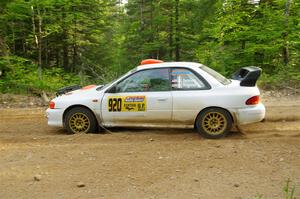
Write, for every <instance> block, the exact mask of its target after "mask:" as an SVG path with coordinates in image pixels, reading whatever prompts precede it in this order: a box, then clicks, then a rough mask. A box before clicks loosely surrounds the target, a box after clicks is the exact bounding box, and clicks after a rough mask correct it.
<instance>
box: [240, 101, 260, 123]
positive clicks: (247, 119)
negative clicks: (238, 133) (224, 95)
mask: <svg viewBox="0 0 300 199" xmlns="http://www.w3.org/2000/svg"><path fill="white" fill-rule="evenodd" d="M265 114H266V109H265V106H264V105H263V104H262V103H260V104H258V105H255V106H251V107H248V108H243V109H238V110H237V112H236V119H237V123H238V124H240V125H242V124H250V123H254V122H260V121H262V120H263V119H264V118H265Z"/></svg>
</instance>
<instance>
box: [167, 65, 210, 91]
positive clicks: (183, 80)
mask: <svg viewBox="0 0 300 199" xmlns="http://www.w3.org/2000/svg"><path fill="white" fill-rule="evenodd" d="M171 81H172V89H173V90H197V89H205V88H206V87H207V86H206V85H205V83H204V82H203V81H202V80H201V79H199V77H197V76H196V75H195V74H194V73H193V72H192V71H190V70H188V69H184V68H175V69H172V70H171Z"/></svg>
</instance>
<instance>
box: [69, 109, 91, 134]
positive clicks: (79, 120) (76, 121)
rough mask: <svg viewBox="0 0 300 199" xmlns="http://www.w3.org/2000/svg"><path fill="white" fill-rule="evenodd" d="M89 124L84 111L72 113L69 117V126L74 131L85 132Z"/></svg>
mask: <svg viewBox="0 0 300 199" xmlns="http://www.w3.org/2000/svg"><path fill="white" fill-rule="evenodd" d="M90 125H91V123H90V120H89V118H88V117H87V116H86V115H85V114H84V113H74V114H73V115H72V116H71V117H70V119H69V126H70V128H71V129H72V131H73V132H74V133H86V132H87V131H88V130H89V128H90Z"/></svg>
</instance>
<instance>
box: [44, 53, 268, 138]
mask: <svg viewBox="0 0 300 199" xmlns="http://www.w3.org/2000/svg"><path fill="white" fill-rule="evenodd" d="M260 74H261V69H259V68H257V67H244V68H241V69H240V70H239V71H237V72H236V73H235V74H234V76H233V79H227V78H225V77H223V76H222V75H220V74H219V73H217V72H216V71H214V70H212V69H211V68H209V67H207V66H204V65H202V64H199V63H191V62H162V61H160V60H153V59H148V60H144V61H142V63H141V65H140V66H138V67H136V68H135V69H133V70H131V71H129V72H128V73H127V74H125V75H123V76H122V77H120V78H119V79H117V80H115V81H113V82H112V83H109V84H107V85H105V86H96V85H91V86H87V87H84V88H80V87H78V86H73V87H66V88H64V89H61V90H60V91H59V92H58V96H57V97H56V98H54V99H53V100H52V101H51V102H50V104H49V108H48V109H47V118H48V125H50V126H59V127H65V128H66V129H67V131H68V132H69V133H88V132H96V131H98V130H99V129H100V128H101V127H102V128H103V127H113V126H130V127H175V128H176V127H194V128H196V129H197V131H198V132H199V133H200V134H201V135H202V136H204V137H206V138H220V137H223V136H225V135H226V134H227V133H228V132H229V131H230V129H231V128H232V126H233V125H236V126H239V125H242V124H248V123H253V122H259V121H261V120H263V119H264V117H265V107H264V105H263V104H262V103H261V102H260V98H259V95H260V93H259V90H258V88H257V87H256V81H257V79H258V78H259V76H260Z"/></svg>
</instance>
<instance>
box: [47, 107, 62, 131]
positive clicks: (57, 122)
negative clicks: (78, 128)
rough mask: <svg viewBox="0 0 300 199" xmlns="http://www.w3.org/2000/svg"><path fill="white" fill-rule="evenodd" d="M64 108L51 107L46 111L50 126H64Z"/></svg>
mask: <svg viewBox="0 0 300 199" xmlns="http://www.w3.org/2000/svg"><path fill="white" fill-rule="evenodd" d="M63 113H64V110H63V109H50V108H48V109H47V111H46V117H47V119H48V125H49V126H57V127H63Z"/></svg>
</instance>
